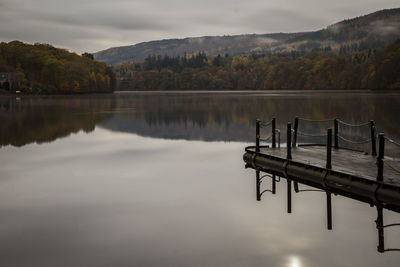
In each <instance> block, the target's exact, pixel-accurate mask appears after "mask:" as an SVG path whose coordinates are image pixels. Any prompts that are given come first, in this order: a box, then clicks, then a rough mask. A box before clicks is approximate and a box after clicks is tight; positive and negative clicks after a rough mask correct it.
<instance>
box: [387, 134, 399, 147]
mask: <svg viewBox="0 0 400 267" xmlns="http://www.w3.org/2000/svg"><path fill="white" fill-rule="evenodd" d="M384 138H385V139H386V141H388V142H390V143H392V144H394V145H396V146H400V143H398V142H396V141H394V140H393V139H390V138H389V137H387V136H385V137H384Z"/></svg>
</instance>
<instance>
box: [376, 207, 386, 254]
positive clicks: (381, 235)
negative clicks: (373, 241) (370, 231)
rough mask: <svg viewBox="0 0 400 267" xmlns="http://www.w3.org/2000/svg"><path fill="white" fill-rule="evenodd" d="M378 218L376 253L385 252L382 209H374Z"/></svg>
mask: <svg viewBox="0 0 400 267" xmlns="http://www.w3.org/2000/svg"><path fill="white" fill-rule="evenodd" d="M376 211H377V212H378V218H376V228H377V229H378V252H380V253H383V252H385V233H384V232H383V231H384V229H383V208H382V207H376Z"/></svg>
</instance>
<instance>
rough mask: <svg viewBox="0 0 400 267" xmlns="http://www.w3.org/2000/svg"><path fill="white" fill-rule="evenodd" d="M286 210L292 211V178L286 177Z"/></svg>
mask: <svg viewBox="0 0 400 267" xmlns="http://www.w3.org/2000/svg"><path fill="white" fill-rule="evenodd" d="M287 212H288V213H292V180H290V179H287Z"/></svg>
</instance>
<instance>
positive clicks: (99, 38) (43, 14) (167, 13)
mask: <svg viewBox="0 0 400 267" xmlns="http://www.w3.org/2000/svg"><path fill="white" fill-rule="evenodd" d="M399 6H400V4H399V0H334V1H332V0H247V1H246V0H240V1H239V0H113V1H110V0H65V1H62V0H0V41H11V40H21V41H24V42H30V43H35V42H40V43H50V44H53V45H55V46H57V47H62V48H67V49H69V50H71V51H74V52H77V53H82V52H85V51H88V52H96V51H99V50H103V49H106V48H109V47H113V46H122V45H131V44H135V43H139V42H144V41H151V40H158V39H166V38H183V37H194V36H204V35H232V34H243V33H272V32H297V31H309V30H317V29H320V28H324V27H326V26H327V25H329V24H332V23H335V22H337V21H340V20H343V19H346V18H352V17H356V16H360V15H363V14H367V13H370V12H374V11H376V10H379V9H384V8H394V7H399Z"/></svg>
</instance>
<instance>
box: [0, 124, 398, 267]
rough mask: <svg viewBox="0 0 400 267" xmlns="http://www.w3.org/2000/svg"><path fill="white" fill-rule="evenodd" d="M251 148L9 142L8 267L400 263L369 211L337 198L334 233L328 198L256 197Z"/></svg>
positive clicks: (90, 139) (3, 192) (128, 139)
mask: <svg viewBox="0 0 400 267" xmlns="http://www.w3.org/2000/svg"><path fill="white" fill-rule="evenodd" d="M244 146H245V144H243V143H229V142H201V141H184V140H163V139H154V138H144V137H140V136H137V135H134V134H127V133H116V132H111V131H108V130H105V129H102V128H96V130H95V131H94V132H92V133H90V134H85V133H79V134H77V135H72V136H70V137H68V138H64V139H59V140H57V141H56V142H53V143H48V144H43V145H36V144H31V145H27V146H24V147H22V148H14V147H10V146H8V147H4V148H2V149H1V150H0V162H2V167H1V168H0V177H1V179H0V214H2V220H1V221H0V247H1V250H0V265H1V266H62V264H60V263H64V266H77V265H81V266H398V262H399V260H400V254H396V253H392V254H390V253H386V254H384V255H380V254H378V253H377V252H376V245H377V238H376V236H377V233H376V229H375V224H374V222H373V220H374V219H375V218H376V211H375V210H374V209H373V208H370V207H369V206H367V205H365V204H362V203H358V202H356V201H353V200H349V199H344V198H342V197H339V196H335V197H333V216H334V217H333V227H334V229H333V231H328V230H326V221H325V212H326V211H325V195H324V194H320V193H301V194H295V195H294V196H293V199H294V202H293V213H292V214H290V215H289V214H287V213H286V212H285V210H286V202H285V198H286V193H285V188H286V184H285V182H284V181H282V182H281V183H279V184H278V187H277V190H278V194H277V195H275V196H272V195H268V194H266V195H264V196H263V201H261V202H257V201H255V185H254V171H253V170H245V169H244V163H243V160H242V154H243V148H244ZM263 186H268V184H267V183H266V184H264V185H263ZM398 219H399V216H398V214H393V213H390V212H387V211H385V220H387V223H389V222H395V221H396V220H398ZM390 233H391V235H390V236H389V237H387V242H388V244H391V245H393V246H394V245H396V242H397V243H398V240H400V233H399V231H398V230H391V232H390ZM393 246H392V247H393Z"/></svg>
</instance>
